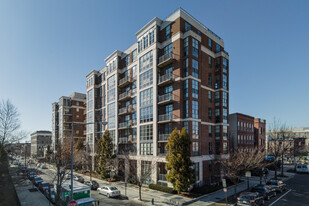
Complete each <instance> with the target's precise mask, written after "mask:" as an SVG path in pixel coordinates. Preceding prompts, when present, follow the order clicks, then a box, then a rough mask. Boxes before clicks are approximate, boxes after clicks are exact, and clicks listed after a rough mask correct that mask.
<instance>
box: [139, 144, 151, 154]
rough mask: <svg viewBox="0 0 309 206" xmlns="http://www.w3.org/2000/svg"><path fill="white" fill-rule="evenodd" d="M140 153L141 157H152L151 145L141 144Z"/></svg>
mask: <svg viewBox="0 0 309 206" xmlns="http://www.w3.org/2000/svg"><path fill="white" fill-rule="evenodd" d="M140 151H141V152H140V153H141V155H152V154H153V143H141V148H140Z"/></svg>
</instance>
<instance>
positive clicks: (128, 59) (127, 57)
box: [126, 54, 130, 66]
mask: <svg viewBox="0 0 309 206" xmlns="http://www.w3.org/2000/svg"><path fill="white" fill-rule="evenodd" d="M129 64H130V54H129V55H127V56H126V66H128V65H129Z"/></svg>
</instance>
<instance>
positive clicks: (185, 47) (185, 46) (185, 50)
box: [183, 37, 189, 56]
mask: <svg viewBox="0 0 309 206" xmlns="http://www.w3.org/2000/svg"><path fill="white" fill-rule="evenodd" d="M183 55H184V56H188V55H189V38H188V37H187V38H185V39H184V40H183Z"/></svg>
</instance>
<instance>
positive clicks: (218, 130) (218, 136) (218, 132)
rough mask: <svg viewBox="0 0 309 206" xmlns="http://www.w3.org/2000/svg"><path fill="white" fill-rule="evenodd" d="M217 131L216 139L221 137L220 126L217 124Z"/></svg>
mask: <svg viewBox="0 0 309 206" xmlns="http://www.w3.org/2000/svg"><path fill="white" fill-rule="evenodd" d="M215 128H216V131H215V136H216V139H218V138H219V139H220V126H219V125H217V126H216V127H215Z"/></svg>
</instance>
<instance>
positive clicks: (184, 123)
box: [183, 122, 189, 133]
mask: <svg viewBox="0 0 309 206" xmlns="http://www.w3.org/2000/svg"><path fill="white" fill-rule="evenodd" d="M183 127H184V128H185V129H186V132H187V133H189V123H188V122H183Z"/></svg>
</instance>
